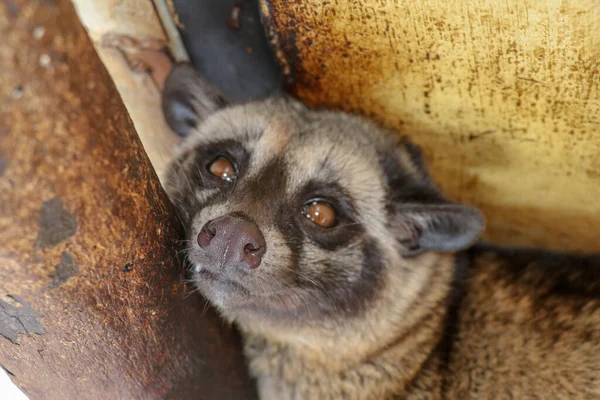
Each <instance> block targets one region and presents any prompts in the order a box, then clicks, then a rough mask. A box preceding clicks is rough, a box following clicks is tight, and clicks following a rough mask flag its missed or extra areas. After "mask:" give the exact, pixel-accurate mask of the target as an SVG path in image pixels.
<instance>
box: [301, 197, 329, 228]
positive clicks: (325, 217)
mask: <svg viewBox="0 0 600 400" xmlns="http://www.w3.org/2000/svg"><path fill="white" fill-rule="evenodd" d="M302 214H303V215H304V216H305V217H306V218H307V219H309V220H311V221H312V222H313V223H315V224H317V225H318V226H320V227H321V228H331V227H332V226H333V225H334V224H335V220H336V217H335V210H334V209H333V207H332V206H331V204H329V203H326V202H324V201H320V200H311V201H309V202H308V203H306V204H305V205H304V206H303V207H302Z"/></svg>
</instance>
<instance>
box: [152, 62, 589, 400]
mask: <svg viewBox="0 0 600 400" xmlns="http://www.w3.org/2000/svg"><path fill="white" fill-rule="evenodd" d="M163 108H164V111H165V116H166V119H167V121H168V122H169V125H170V126H171V127H172V128H173V129H174V130H175V131H177V132H178V133H179V134H180V135H182V136H185V138H184V140H183V141H182V144H181V147H180V149H179V150H178V153H177V154H176V158H175V161H174V162H173V164H172V166H171V168H170V171H169V176H168V192H169V195H170V197H171V199H172V201H173V203H174V204H175V205H176V206H177V208H178V210H179V214H180V216H181V218H182V220H183V221H184V223H185V224H186V228H187V235H188V237H187V239H189V245H188V248H187V256H188V260H189V262H190V264H191V266H192V269H193V276H194V280H195V283H196V285H197V288H198V290H199V291H200V292H201V293H202V295H203V296H205V297H206V298H207V299H208V300H209V301H210V302H211V303H212V304H213V305H214V306H216V307H217V308H218V309H219V310H220V312H221V314H222V315H223V316H224V317H225V318H227V319H228V320H230V321H233V322H235V323H236V324H237V325H238V326H239V327H240V329H241V331H242V332H243V336H244V341H245V349H246V355H247V357H248V360H249V366H250V369H251V372H252V374H253V375H254V376H255V377H256V378H257V382H258V387H259V393H260V396H261V398H263V399H342V398H344V399H385V398H407V399H438V398H448V399H471V398H472V399H505V398H506V399H526V398H527V399H529V398H540V399H551V398H561V399H598V398H600V301H599V300H600V257H598V256H577V255H565V254H550V253H546V252H542V251H535V250H511V249H500V248H493V247H486V246H484V245H481V244H476V241H477V239H478V237H479V235H480V233H481V231H482V230H483V227H484V220H483V217H482V216H481V214H480V213H479V211H477V210H476V209H474V208H472V207H469V206H465V205H460V204H454V203H452V202H450V201H448V200H447V199H445V198H444V196H443V195H442V194H441V193H440V192H439V190H438V189H437V188H436V186H435V185H434V184H433V182H432V181H431V179H430V178H429V176H428V174H427V171H426V169H425V167H424V165H423V162H422V160H421V158H420V153H419V150H418V149H417V148H416V147H415V146H413V145H411V144H410V143H409V142H408V141H407V140H405V139H400V138H398V136H396V135H394V134H393V133H390V132H387V131H385V130H382V129H381V128H379V127H377V126H375V125H374V124H372V123H371V122H369V121H366V120H364V119H362V118H359V117H356V116H351V115H348V114H344V113H340V112H331V111H318V110H311V109H309V108H307V107H305V106H303V105H302V104H300V103H298V102H297V101H295V100H293V99H291V98H288V97H285V96H277V97H272V98H267V99H264V100H260V101H255V102H250V103H247V104H241V105H228V104H227V102H226V100H225V99H224V98H223V97H222V96H221V95H220V94H219V93H218V92H217V91H216V90H215V89H214V88H212V87H210V86H209V85H208V84H207V83H206V82H205V81H204V80H203V79H202V78H201V77H200V76H198V75H197V74H196V73H195V72H194V71H193V70H192V69H191V68H190V67H188V66H185V65H179V66H177V67H175V69H174V70H173V71H172V73H171V75H170V76H169V78H168V80H167V82H166V86H165V92H164V98H163ZM590 229H596V227H590Z"/></svg>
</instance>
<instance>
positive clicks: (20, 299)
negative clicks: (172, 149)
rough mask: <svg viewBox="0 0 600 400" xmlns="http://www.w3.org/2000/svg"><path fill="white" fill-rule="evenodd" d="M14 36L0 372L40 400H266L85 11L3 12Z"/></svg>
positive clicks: (1, 130) (0, 279) (6, 70)
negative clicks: (217, 305) (206, 291)
mask: <svg viewBox="0 0 600 400" xmlns="http://www.w3.org/2000/svg"><path fill="white" fill-rule="evenodd" d="M0 31H1V32H2V38H3V39H2V43H0V66H1V70H0V366H2V367H4V368H5V369H6V370H8V371H10V373H11V374H12V379H13V381H14V382H15V383H16V384H17V385H18V386H19V387H20V388H21V389H22V390H24V391H25V392H26V394H28V395H29V396H30V397H31V398H32V399H70V398H93V399H101V398H102V399H106V398H114V399H153V398H180V399H191V398H201V399H226V398H236V399H238V398H253V397H254V388H253V385H252V383H251V382H250V381H249V379H248V377H247V375H246V370H245V366H244V361H243V358H242V356H241V353H240V347H239V343H238V342H239V341H238V337H237V336H236V335H235V333H234V332H233V331H232V330H231V329H230V328H229V327H227V326H226V325H225V324H224V323H223V322H221V320H220V319H219V318H217V316H216V315H215V313H214V312H213V311H212V310H210V309H209V310H206V311H204V312H203V310H204V304H203V302H202V300H201V299H200V298H199V297H197V296H189V297H187V298H186V297H185V292H186V291H190V290H191V288H190V287H186V285H185V283H184V282H183V281H182V271H181V268H180V267H179V260H178V258H177V256H176V247H177V239H178V238H179V237H180V236H179V234H180V232H179V228H178V225H177V223H176V221H175V217H174V213H173V210H172V208H171V206H170V204H169V202H168V200H167V198H166V196H165V194H164V192H163V190H162V188H161V187H160V184H159V181H158V179H157V177H156V174H155V172H154V171H153V169H152V168H151V166H150V164H149V161H148V158H147V157H146V154H145V153H144V151H143V149H142V146H141V144H140V141H139V139H138V137H137V134H136V133H135V131H134V128H133V125H132V123H131V120H130V119H129V117H128V115H127V113H126V111H125V108H124V106H123V104H122V102H121V99H120V97H119V95H118V93H117V91H116V89H115V87H114V85H113V83H112V81H111V80H110V78H109V76H108V74H107V72H106V70H105V69H104V67H103V65H102V64H101V62H100V60H99V58H98V57H97V55H96V53H95V52H94V50H93V47H92V44H91V42H90V40H89V39H88V37H87V36H86V33H85V31H84V29H83V27H82V26H81V24H80V22H79V20H78V18H77V16H76V14H75V13H74V10H73V8H72V5H71V3H70V2H69V1H68V0H55V1H48V0H44V1H25V0H3V1H2V2H1V3H0ZM8 295H13V298H12V299H11V298H9V297H8ZM19 303H20V304H19ZM17 343H18V344H17Z"/></svg>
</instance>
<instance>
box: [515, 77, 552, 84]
mask: <svg viewBox="0 0 600 400" xmlns="http://www.w3.org/2000/svg"><path fill="white" fill-rule="evenodd" d="M517 79H519V80H521V81H526V82H531V83H539V84H540V85H546V84H545V83H544V82H542V81H538V80H537V79H533V78H523V77H521V76H517Z"/></svg>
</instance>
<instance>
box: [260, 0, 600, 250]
mask: <svg viewBox="0 0 600 400" xmlns="http://www.w3.org/2000/svg"><path fill="white" fill-rule="evenodd" d="M261 9H262V11H263V13H264V15H265V22H266V24H267V27H268V28H269V30H270V34H271V35H272V39H273V43H274V45H275V47H276V48H277V49H278V50H279V52H278V56H279V57H280V58H281V60H282V62H283V63H284V70H285V71H286V72H288V73H289V75H290V76H291V77H292V78H294V80H293V87H292V90H293V91H294V93H295V94H297V95H298V96H299V97H300V98H301V99H303V100H305V101H306V102H307V103H309V104H314V105H328V106H333V107H340V108H343V109H346V110H351V111H358V112H361V113H364V114H366V115H368V116H372V117H374V118H375V119H376V120H378V121H379V122H381V123H382V124H384V125H385V126H388V127H392V128H396V129H397V130H398V131H400V132H402V133H404V134H408V135H410V137H411V138H412V139H413V140H414V141H415V142H417V143H418V144H420V145H422V147H423V148H424V151H425V154H426V157H427V160H428V162H429V164H430V166H431V168H432V170H433V175H434V179H435V180H436V181H437V182H438V183H439V184H440V185H441V187H442V188H443V190H444V191H445V192H446V193H447V194H448V195H449V196H450V197H451V198H453V199H455V200H460V201H464V202H467V203H471V204H474V205H477V206H479V207H481V209H482V210H483V211H484V213H485V215H486V216H487V218H488V229H487V238H488V239H491V240H493V241H496V242H501V243H507V244H518V245H539V246H543V247H552V248H558V249H574V250H600V239H599V238H598V236H599V234H600V228H599V225H600V1H597V0H564V1H558V0H536V1H532V0H449V1H446V0H405V1H400V0H330V1H322V2H320V1H319V2H316V1H314V2H313V1H310V2H308V1H305V2H290V1H285V0H263V1H262V4H261Z"/></svg>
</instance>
